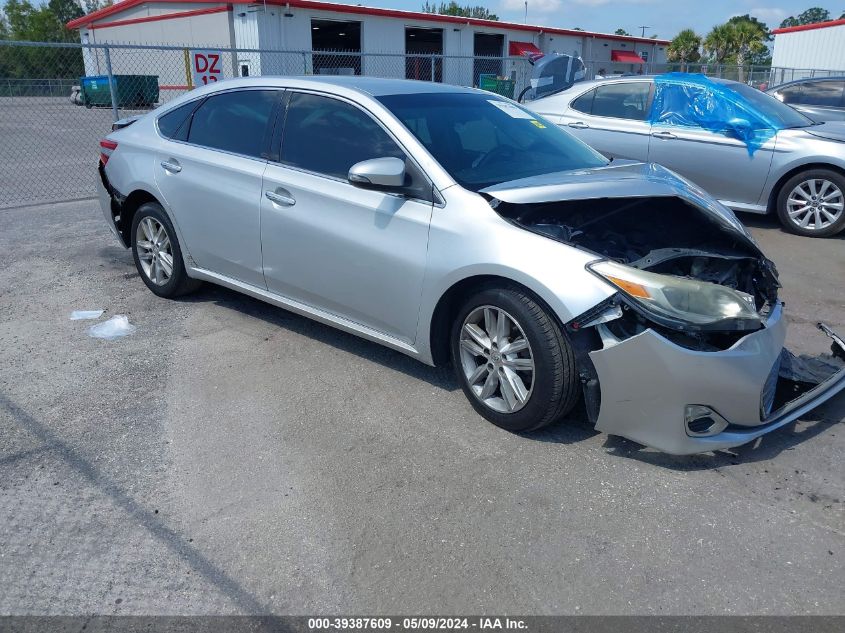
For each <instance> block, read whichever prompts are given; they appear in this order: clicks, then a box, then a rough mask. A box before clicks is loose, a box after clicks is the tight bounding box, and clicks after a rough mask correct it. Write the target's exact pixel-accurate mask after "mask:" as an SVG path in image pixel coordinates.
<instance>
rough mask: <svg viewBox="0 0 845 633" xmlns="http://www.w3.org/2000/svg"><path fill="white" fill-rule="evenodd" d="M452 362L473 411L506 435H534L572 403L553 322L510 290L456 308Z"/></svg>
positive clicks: (565, 348) (572, 372)
mask: <svg viewBox="0 0 845 633" xmlns="http://www.w3.org/2000/svg"><path fill="white" fill-rule="evenodd" d="M451 351H452V364H453V366H454V368H455V374H456V376H457V378H458V381H459V382H460V384H461V387H462V389H463V391H464V393H465V394H466V396H467V398H468V399H469V401H470V402H471V403H472V406H473V407H474V408H475V410H476V411H477V412H478V413H480V414H481V415H482V416H483V417H484V418H486V419H487V420H489V421H490V422H492V423H493V424H496V425H497V426H500V427H502V428H505V429H507V430H509V431H534V430H537V429H539V428H542V427H544V426H546V425H548V424H550V423H552V422H554V421H556V420H558V419H559V418H561V417H562V416H564V415H565V414H566V413H568V412H569V411H570V410H571V409H572V407H573V406H574V405H575V403H576V402H577V398H578V375H577V371H576V367H575V357H574V353H573V351H572V347H571V346H570V344H569V341H568V340H567V339H566V336H565V335H564V333H563V332H562V331H561V329H560V328H559V326H558V324H557V322H556V321H555V319H554V318H552V316H551V315H550V314H548V313H547V312H546V309H545V308H544V307H543V306H541V305H540V304H539V303H538V302H537V300H535V299H534V298H533V297H532V296H530V295H529V294H528V293H526V292H524V291H522V290H521V289H518V288H494V287H491V288H486V289H483V290H481V291H479V292H478V293H476V294H475V295H473V296H472V297H470V298H469V299H468V300H467V301H465V302H464V304H463V306H462V307H461V308H460V309H459V310H458V313H457V317H456V319H455V321H454V323H453V326H452V333H451Z"/></svg>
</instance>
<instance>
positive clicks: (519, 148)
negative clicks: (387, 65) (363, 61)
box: [378, 93, 607, 191]
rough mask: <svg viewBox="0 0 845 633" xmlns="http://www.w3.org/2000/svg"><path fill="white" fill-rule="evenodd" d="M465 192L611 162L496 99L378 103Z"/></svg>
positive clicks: (413, 98) (439, 96) (431, 97)
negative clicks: (387, 110)
mask: <svg viewBox="0 0 845 633" xmlns="http://www.w3.org/2000/svg"><path fill="white" fill-rule="evenodd" d="M378 99H379V101H381V103H383V104H384V106H385V107H386V108H388V109H389V110H390V111H391V112H392V113H393V114H394V115H395V116H396V117H397V118H398V119H399V120H400V121H401V122H402V123H403V124H404V125H405V126H406V127H407V128H408V129H409V130H410V131H411V133H412V134H413V135H414V136H416V137H417V138H418V139H419V141H420V142H421V143H422V144H423V145H425V147H426V148H427V149H428V151H429V152H431V154H432V155H433V156H434V158H435V159H437V162H439V163H440V164H441V165H442V166H443V168H444V169H445V170H446V171H448V172H449V174H450V175H451V176H452V177H453V178H454V179H455V181H456V182H458V183H459V184H460V185H461V186H462V187H465V188H466V189H470V190H472V191H479V190H480V189H484V188H485V187H489V186H491V185H496V184H499V183H502V182H507V181H510V180H517V179H519V178H528V177H530V176H539V175H542V174H549V173H552V172H556V171H569V170H572V169H584V168H588V167H600V166H604V165H607V159H605V158H604V157H603V156H602V155H601V154H599V153H597V152H596V151H594V150H592V149H591V148H589V147H588V146H587V145H585V144H584V143H582V142H581V141H579V140H578V139H576V138H575V137H573V136H572V135H570V134H569V133H568V132H565V131H563V130H561V129H560V128H559V127H558V126H556V125H554V124H553V123H550V122H549V121H546V120H545V119H542V118H540V117H538V116H537V115H536V114H534V113H532V112H529V111H528V110H526V109H524V108H522V107H520V106H519V105H517V104H516V103H514V102H512V101H507V100H505V99H502V98H501V97H497V96H496V95H494V94H484V93H423V94H401V95H388V96H382V97H379V98H378Z"/></svg>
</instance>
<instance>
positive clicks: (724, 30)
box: [704, 24, 734, 64]
mask: <svg viewBox="0 0 845 633" xmlns="http://www.w3.org/2000/svg"><path fill="white" fill-rule="evenodd" d="M733 43H734V38H733V26H732V25H730V24H719V25H717V26H714V27H713V30H712V31H710V32H709V33H708V34H707V37H705V38H704V51H705V52H706V53H707V57H708V61H711V62H715V63H716V64H724V63H725V62H726V61H727V60H728V58H729V57H730V56H731V55H732V54H733Z"/></svg>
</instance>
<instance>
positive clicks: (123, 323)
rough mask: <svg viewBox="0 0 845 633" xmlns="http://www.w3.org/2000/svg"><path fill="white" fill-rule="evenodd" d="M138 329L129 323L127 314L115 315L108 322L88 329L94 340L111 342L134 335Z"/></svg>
mask: <svg viewBox="0 0 845 633" xmlns="http://www.w3.org/2000/svg"><path fill="white" fill-rule="evenodd" d="M137 329H138V328H136V327H135V326H134V325H132V324H131V323H130V322H129V317H127V316H126V315H125V314H115V315H114V316H113V317H112V318H110V319H109V320H108V321H103V322H102V323H97V325H92V326H91V327H90V328H89V329H88V334H89V336H92V337H94V338H103V339H106V340H109V341H111V340H114V339H116V338H120V337H121V336H127V335H129V334H133V333H134V332H135V330H137Z"/></svg>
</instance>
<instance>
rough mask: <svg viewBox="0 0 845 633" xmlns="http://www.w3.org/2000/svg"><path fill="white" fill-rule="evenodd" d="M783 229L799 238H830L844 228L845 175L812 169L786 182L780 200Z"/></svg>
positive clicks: (778, 205)
mask: <svg viewBox="0 0 845 633" xmlns="http://www.w3.org/2000/svg"><path fill="white" fill-rule="evenodd" d="M777 211H778V217H779V218H780V221H781V223H782V224H783V225H784V227H785V228H786V229H787V230H788V231H790V232H792V233H797V234H798V235H806V236H809V237H828V236H830V235H836V234H837V233H839V232H840V231H841V230H842V229H845V176H842V175H841V174H839V173H838V172H835V171H831V170H829V169H812V170H808V171H805V172H802V173H800V174H797V175H795V176H793V177H792V178H790V179H789V180H787V181H786V183H784V185H783V187H782V188H781V190H780V194H779V195H778V200H777Z"/></svg>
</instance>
